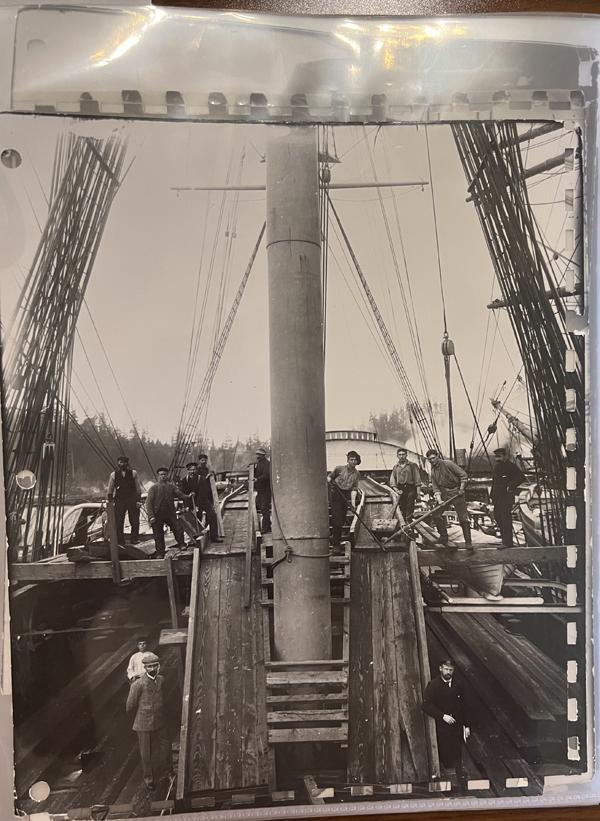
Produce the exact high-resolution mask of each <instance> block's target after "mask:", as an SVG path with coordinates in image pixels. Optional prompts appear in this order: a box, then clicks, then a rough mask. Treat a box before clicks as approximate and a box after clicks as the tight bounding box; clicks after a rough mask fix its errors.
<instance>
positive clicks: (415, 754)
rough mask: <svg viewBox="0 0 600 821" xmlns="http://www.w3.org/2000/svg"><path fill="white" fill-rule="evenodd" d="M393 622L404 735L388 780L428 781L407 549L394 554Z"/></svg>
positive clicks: (388, 781)
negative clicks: (398, 764)
mask: <svg viewBox="0 0 600 821" xmlns="http://www.w3.org/2000/svg"><path fill="white" fill-rule="evenodd" d="M390 560H391V561H392V562H393V567H394V570H395V572H394V575H393V589H392V606H391V609H392V612H393V624H394V625H395V627H396V631H397V636H398V639H397V645H396V647H397V649H396V663H397V680H398V703H399V707H400V716H401V726H402V729H403V730H404V735H403V738H402V742H403V746H402V769H401V771H400V772H398V773H396V774H395V775H396V777H395V778H394V779H388V780H387V783H407V782H413V781H418V782H424V781H426V780H427V779H428V776H429V759H428V754H427V739H426V732H425V716H424V714H423V709H422V696H421V672H420V664H419V655H418V647H417V630H416V623H415V607H414V603H413V593H412V587H411V580H410V573H409V558H408V555H407V554H406V553H396V554H392V556H391V557H390Z"/></svg>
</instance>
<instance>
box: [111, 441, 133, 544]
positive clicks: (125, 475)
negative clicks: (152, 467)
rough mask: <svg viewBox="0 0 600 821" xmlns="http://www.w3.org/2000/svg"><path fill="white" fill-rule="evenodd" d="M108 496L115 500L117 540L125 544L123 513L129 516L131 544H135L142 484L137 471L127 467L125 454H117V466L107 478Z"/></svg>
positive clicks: (127, 460)
mask: <svg viewBox="0 0 600 821" xmlns="http://www.w3.org/2000/svg"><path fill="white" fill-rule="evenodd" d="M106 495H107V496H108V498H109V499H110V500H111V501H112V500H113V499H114V502H115V519H116V521H117V542H118V543H119V544H120V545H124V544H125V534H124V529H125V514H127V515H128V516H129V524H130V526H131V544H137V542H138V541H139V538H140V507H141V506H142V485H141V482H140V480H139V477H138V475H137V471H135V470H132V469H131V468H130V467H129V459H128V457H127V456H119V458H118V459H117V468H116V470H113V472H112V473H111V474H110V478H109V480H108V490H107V492H106Z"/></svg>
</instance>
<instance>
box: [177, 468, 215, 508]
mask: <svg viewBox="0 0 600 821" xmlns="http://www.w3.org/2000/svg"><path fill="white" fill-rule="evenodd" d="M180 486H181V491H182V493H185V494H188V493H193V494H194V498H195V500H196V505H197V506H198V507H201V506H202V502H206V501H209V502H212V489H211V486H210V480H209V478H208V476H200V475H197V476H184V477H183V479H182V480H181V485H180Z"/></svg>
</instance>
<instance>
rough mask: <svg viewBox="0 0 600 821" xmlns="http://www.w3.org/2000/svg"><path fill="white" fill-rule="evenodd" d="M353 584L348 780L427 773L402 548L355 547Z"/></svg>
mask: <svg viewBox="0 0 600 821" xmlns="http://www.w3.org/2000/svg"><path fill="white" fill-rule="evenodd" d="M352 589H353V591H354V595H353V599H352V605H351V612H350V621H351V634H350V635H351V643H350V693H349V699H350V702H349V703H350V709H349V712H350V726H349V741H348V744H349V751H348V780H349V781H350V782H354V783H363V784H372V783H380V784H397V783H403V782H412V781H427V780H428V778H429V776H430V772H429V759H428V753H427V744H426V733H425V719H424V714H423V712H422V706H421V704H422V698H421V673H420V668H419V658H418V652H417V637H416V621H415V615H414V610H413V603H412V600H413V596H412V587H411V580H410V573H409V563H408V556H407V555H406V554H403V553H391V552H390V553H382V552H380V551H372V552H371V551H369V552H367V551H364V552H363V551H356V552H355V553H354V554H353V556H352Z"/></svg>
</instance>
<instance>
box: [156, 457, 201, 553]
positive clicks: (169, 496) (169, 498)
mask: <svg viewBox="0 0 600 821" xmlns="http://www.w3.org/2000/svg"><path fill="white" fill-rule="evenodd" d="M156 475H157V476H158V482H156V484H154V485H152V486H151V488H150V490H149V491H148V496H147V497H146V511H147V513H148V521H149V522H150V524H151V525H152V530H153V532H154V543H155V545H156V558H159V559H162V558H163V557H164V555H165V525H168V526H169V527H170V528H171V530H172V531H173V535H174V536H175V539H176V541H177V544H178V545H179V547H184V546H185V541H184V538H183V526H182V524H181V522H180V521H179V519H178V518H177V513H176V512H175V499H182V500H183V501H184V502H186V503H187V502H189V500H190V498H191V497H192V496H193V494H189V495H187V496H186V495H185V494H183V493H182V492H181V491H180V490H179V488H178V487H177V486H176V485H174V484H173V482H169V469H168V468H164V467H163V468H158V470H157V471H156Z"/></svg>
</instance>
